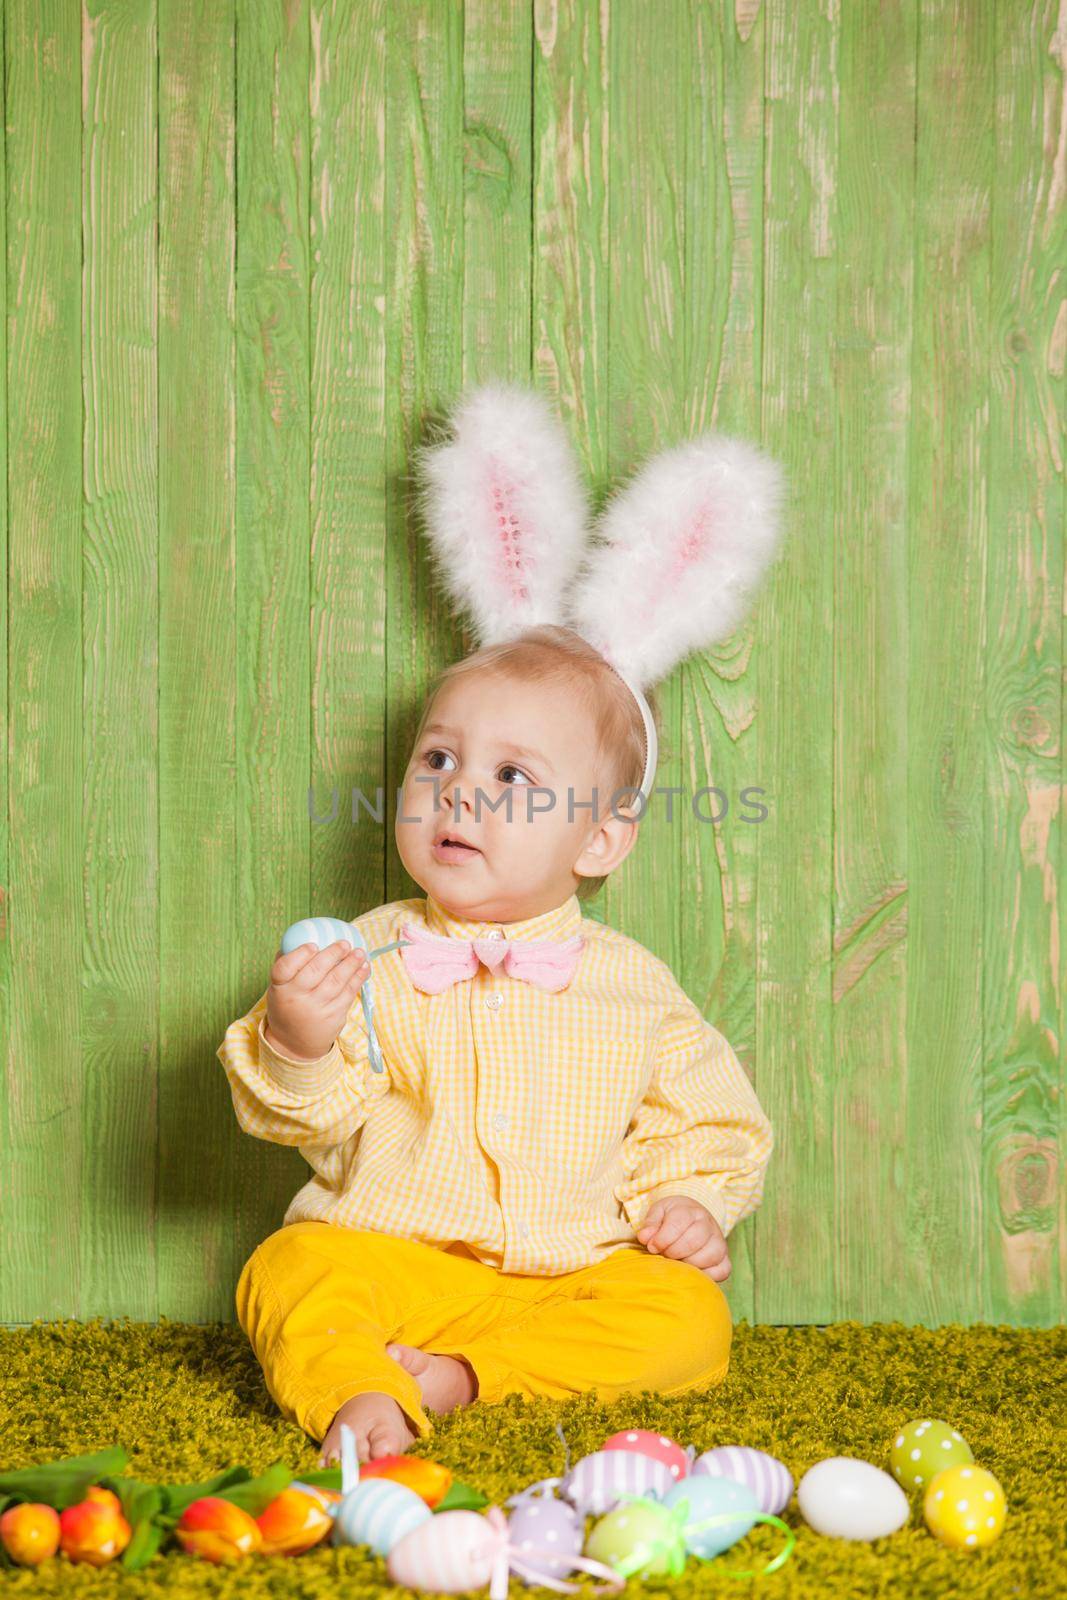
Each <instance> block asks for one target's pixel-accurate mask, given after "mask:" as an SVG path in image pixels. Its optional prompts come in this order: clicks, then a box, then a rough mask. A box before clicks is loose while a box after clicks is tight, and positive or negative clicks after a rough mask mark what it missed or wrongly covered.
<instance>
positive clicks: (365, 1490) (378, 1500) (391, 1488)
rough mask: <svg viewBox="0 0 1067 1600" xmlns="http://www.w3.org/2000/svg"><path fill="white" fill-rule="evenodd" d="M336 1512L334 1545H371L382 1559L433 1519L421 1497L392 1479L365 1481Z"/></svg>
mask: <svg viewBox="0 0 1067 1600" xmlns="http://www.w3.org/2000/svg"><path fill="white" fill-rule="evenodd" d="M333 1510H334V1528H333V1542H334V1544H367V1545H370V1547H371V1549H372V1550H373V1551H374V1553H375V1554H376V1555H379V1556H387V1555H388V1554H389V1552H390V1550H392V1548H393V1546H394V1545H395V1544H397V1543H398V1542H399V1540H401V1539H403V1538H404V1537H405V1536H406V1535H407V1534H409V1533H411V1532H412V1531H413V1530H414V1529H416V1528H418V1527H419V1526H420V1525H421V1524H422V1523H424V1522H429V1521H430V1520H431V1519H432V1517H433V1512H432V1511H431V1510H430V1508H429V1506H428V1505H427V1504H426V1501H425V1500H424V1499H423V1498H422V1496H421V1495H418V1494H416V1493H415V1491H414V1489H409V1488H408V1487H407V1485H406V1484H404V1483H393V1482H392V1480H391V1479H389V1478H364V1479H362V1480H361V1481H360V1482H359V1483H357V1484H356V1487H355V1488H354V1489H350V1490H349V1491H348V1493H347V1494H346V1495H345V1497H344V1499H343V1500H342V1501H341V1503H340V1505H339V1506H335V1507H334V1508H333Z"/></svg>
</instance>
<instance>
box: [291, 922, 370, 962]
mask: <svg viewBox="0 0 1067 1600" xmlns="http://www.w3.org/2000/svg"><path fill="white" fill-rule="evenodd" d="M338 939H343V940H344V941H345V943H346V944H350V945H352V946H353V948H354V947H355V946H356V944H357V939H356V930H355V929H354V928H353V926H352V924H351V923H350V922H342V921H341V919H340V917H305V918H304V920H303V922H294V923H292V924H291V925H290V926H289V927H288V928H286V930H285V932H284V933H283V934H282V942H281V951H282V954H283V955H288V954H289V951H290V950H296V949H297V948H298V947H299V946H300V945H302V944H317V945H318V947H319V949H320V950H325V948H326V946H327V945H328V944H336V942H337V940H338ZM358 943H360V944H362V943H363V941H362V940H359V941H358Z"/></svg>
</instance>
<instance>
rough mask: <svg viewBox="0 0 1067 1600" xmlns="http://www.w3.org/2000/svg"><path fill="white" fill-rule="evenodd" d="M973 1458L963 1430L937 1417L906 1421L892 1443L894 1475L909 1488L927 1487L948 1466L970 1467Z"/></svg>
mask: <svg viewBox="0 0 1067 1600" xmlns="http://www.w3.org/2000/svg"><path fill="white" fill-rule="evenodd" d="M973 1460H974V1456H973V1455H972V1454H971V1447H970V1445H969V1444H968V1443H967V1441H966V1439H965V1438H964V1437H963V1435H962V1433H957V1432H956V1430H955V1428H953V1427H952V1426H951V1425H950V1424H949V1423H947V1422H940V1421H939V1420H938V1419H937V1418H936V1417H923V1418H922V1419H921V1420H920V1421H918V1422H906V1423H905V1424H904V1426H903V1427H902V1428H901V1430H900V1432H899V1433H898V1434H897V1435H896V1436H895V1437H894V1439H893V1442H892V1444H891V1445H890V1447H889V1465H890V1468H891V1470H892V1473H893V1476H894V1478H895V1479H896V1480H897V1482H898V1483H899V1484H900V1485H901V1487H902V1488H904V1489H906V1490H909V1491H910V1490H912V1489H925V1488H926V1487H927V1485H928V1484H929V1483H930V1480H931V1479H932V1478H933V1477H934V1476H935V1475H936V1474H937V1473H939V1472H943V1471H944V1469H945V1468H946V1467H966V1466H969V1465H970V1464H971V1462H972V1461H973Z"/></svg>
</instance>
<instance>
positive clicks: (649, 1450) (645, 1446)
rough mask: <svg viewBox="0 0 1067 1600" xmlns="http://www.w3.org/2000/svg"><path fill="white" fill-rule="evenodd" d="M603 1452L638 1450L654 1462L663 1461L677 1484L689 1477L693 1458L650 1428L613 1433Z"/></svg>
mask: <svg viewBox="0 0 1067 1600" xmlns="http://www.w3.org/2000/svg"><path fill="white" fill-rule="evenodd" d="M600 1448H601V1450H636V1451H638V1452H639V1453H640V1454H641V1455H645V1456H651V1457H652V1459H653V1461H662V1462H663V1464H664V1466H666V1467H668V1468H669V1469H670V1474H671V1477H672V1478H673V1479H674V1481H675V1482H676V1483H677V1482H678V1480H679V1479H680V1478H685V1477H688V1475H689V1463H690V1460H691V1457H690V1456H689V1455H688V1454H687V1453H686V1452H685V1451H684V1450H683V1449H682V1447H681V1445H680V1444H675V1442H674V1440H673V1439H668V1438H667V1436H666V1434H663V1433H653V1432H652V1431H651V1430H650V1429H649V1428H625V1429H623V1431H622V1432H621V1433H613V1434H612V1436H611V1438H610V1439H605V1440H604V1443H603V1444H602V1445H601V1446H600Z"/></svg>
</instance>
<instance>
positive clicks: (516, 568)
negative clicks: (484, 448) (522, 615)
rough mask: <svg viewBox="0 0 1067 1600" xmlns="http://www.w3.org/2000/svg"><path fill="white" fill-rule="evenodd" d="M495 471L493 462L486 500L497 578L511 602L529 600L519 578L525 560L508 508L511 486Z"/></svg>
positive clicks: (516, 523)
mask: <svg viewBox="0 0 1067 1600" xmlns="http://www.w3.org/2000/svg"><path fill="white" fill-rule="evenodd" d="M495 467H496V463H495V462H494V463H493V464H492V466H491V467H490V473H489V496H490V499H491V500H492V504H493V512H494V515H495V517H496V526H497V534H498V536H499V543H498V545H497V549H498V552H499V556H500V574H501V577H502V579H503V581H504V584H505V586H506V587H507V589H508V592H509V593H510V595H511V597H512V599H513V600H529V598H530V592H529V590H528V589H527V587H526V584H525V583H524V582H523V579H522V576H521V574H522V573H523V572H524V571H525V570H526V568H527V567H528V565H529V557H528V555H527V554H526V553H525V552H524V551H523V549H522V527H521V525H520V523H519V519H518V517H517V516H516V515H515V511H514V508H513V506H512V504H511V499H512V496H513V494H514V489H515V486H514V484H512V483H508V482H506V481H504V480H502V479H501V478H500V477H499V476H498V475H497V473H496V472H495V470H494V469H495Z"/></svg>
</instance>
